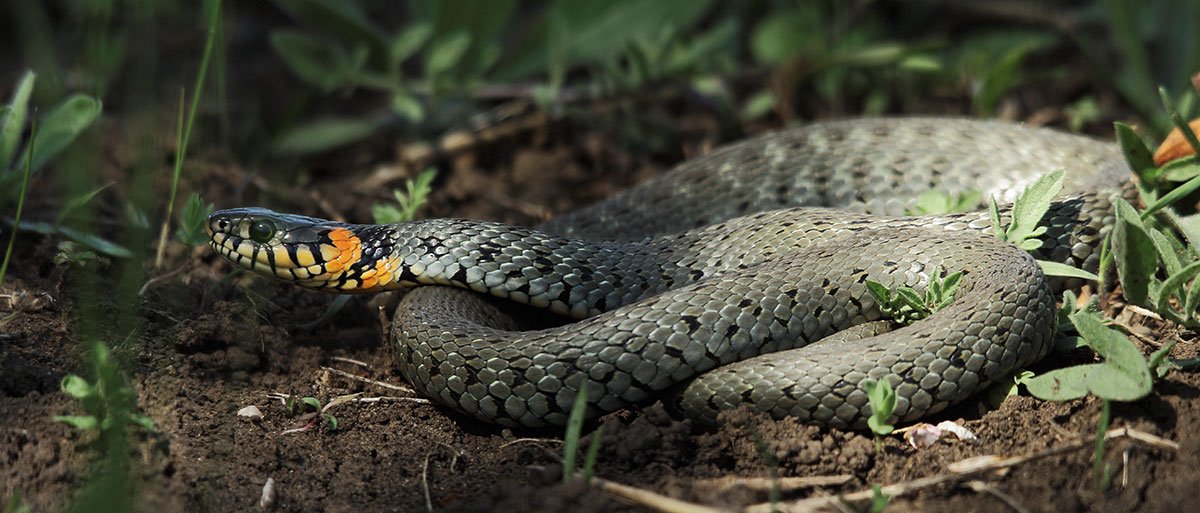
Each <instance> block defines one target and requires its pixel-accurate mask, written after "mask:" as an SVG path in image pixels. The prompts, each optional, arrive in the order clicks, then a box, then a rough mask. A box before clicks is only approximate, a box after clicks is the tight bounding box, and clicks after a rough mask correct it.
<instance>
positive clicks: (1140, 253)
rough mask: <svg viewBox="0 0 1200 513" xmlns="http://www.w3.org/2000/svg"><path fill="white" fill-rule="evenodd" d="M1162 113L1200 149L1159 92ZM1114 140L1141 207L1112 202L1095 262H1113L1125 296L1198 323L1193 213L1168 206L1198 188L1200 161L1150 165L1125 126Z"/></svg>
mask: <svg viewBox="0 0 1200 513" xmlns="http://www.w3.org/2000/svg"><path fill="white" fill-rule="evenodd" d="M1162 96H1163V98H1162V100H1163V105H1164V107H1165V108H1166V110H1167V111H1168V117H1169V118H1170V119H1171V120H1172V121H1174V122H1175V123H1176V124H1177V126H1178V128H1179V129H1180V130H1181V131H1182V132H1183V134H1184V136H1185V139H1186V140H1187V141H1188V143H1189V144H1191V145H1192V146H1193V148H1200V141H1197V139H1196V136H1195V134H1193V133H1192V131H1191V130H1190V128H1189V127H1188V126H1187V124H1186V123H1185V122H1184V121H1183V118H1182V117H1181V116H1180V115H1179V113H1178V112H1177V111H1176V110H1175V109H1174V107H1173V106H1172V105H1171V104H1170V101H1169V100H1168V99H1167V97H1166V94H1165V92H1163V93H1162ZM1116 129H1117V139H1118V142H1119V143H1120V145H1121V148H1122V151H1123V152H1124V154H1125V158H1126V160H1127V162H1128V163H1129V165H1130V167H1131V168H1132V169H1133V170H1134V172H1135V173H1136V174H1137V175H1138V180H1137V185H1138V192H1139V195H1140V196H1141V200H1142V202H1143V203H1145V204H1146V205H1147V207H1146V209H1145V210H1143V211H1141V212H1138V211H1137V209H1135V208H1134V207H1133V206H1132V205H1130V204H1129V203H1127V202H1125V201H1124V200H1121V199H1118V200H1116V201H1115V206H1116V214H1117V216H1116V225H1115V226H1114V227H1113V231H1112V233H1111V235H1110V237H1109V239H1108V241H1106V242H1107V243H1106V244H1105V249H1106V250H1107V251H1105V252H1103V253H1102V259H1101V265H1104V266H1105V267H1107V266H1108V265H1109V264H1110V263H1115V264H1116V271H1117V277H1118V278H1119V279H1120V281H1121V286H1122V289H1123V292H1124V295H1125V299H1126V300H1128V301H1129V302H1130V303H1132V304H1135V305H1138V306H1142V307H1145V308H1148V309H1151V310H1153V311H1155V312H1156V313H1158V314H1160V315H1162V316H1163V317H1164V318H1166V319H1169V320H1171V321H1174V322H1177V323H1179V324H1182V325H1184V326H1188V327H1197V326H1200V318H1198V317H1197V308H1198V307H1200V286H1197V283H1196V276H1197V275H1200V251H1198V250H1197V247H1196V244H1197V242H1198V241H1200V226H1198V225H1197V222H1196V221H1197V217H1196V216H1195V215H1191V216H1181V215H1180V214H1178V213H1176V212H1175V211H1174V210H1172V209H1171V208H1169V207H1170V206H1171V205H1173V204H1175V203H1176V202H1178V201H1180V200H1181V199H1183V198H1185V197H1188V196H1189V195H1191V194H1192V193H1194V192H1195V191H1197V190H1200V162H1198V161H1197V159H1196V156H1194V155H1193V156H1189V157H1185V158H1181V159H1178V160H1175V161H1173V162H1169V163H1166V164H1164V165H1163V166H1161V167H1159V166H1156V165H1155V163H1154V161H1153V159H1152V157H1151V155H1150V150H1149V148H1147V147H1146V146H1145V144H1144V143H1143V142H1142V141H1141V139H1140V138H1138V137H1137V135H1136V134H1135V133H1134V132H1133V130H1132V129H1130V128H1129V127H1128V126H1125V125H1121V124H1117V126H1116Z"/></svg>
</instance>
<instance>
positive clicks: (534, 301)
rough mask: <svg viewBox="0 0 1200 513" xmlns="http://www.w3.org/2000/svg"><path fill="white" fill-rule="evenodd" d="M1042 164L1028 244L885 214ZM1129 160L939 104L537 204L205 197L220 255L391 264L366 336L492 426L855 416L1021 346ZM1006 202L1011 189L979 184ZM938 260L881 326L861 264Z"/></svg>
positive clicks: (914, 270) (932, 403) (981, 219)
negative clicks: (343, 215) (914, 305)
mask: <svg viewBox="0 0 1200 513" xmlns="http://www.w3.org/2000/svg"><path fill="white" fill-rule="evenodd" d="M1058 169H1062V170H1065V171H1066V179H1065V185H1064V188H1063V189H1062V191H1063V192H1062V193H1060V194H1059V195H1058V196H1057V197H1055V198H1054V199H1053V201H1051V202H1050V205H1049V209H1048V211H1047V213H1046V215H1045V216H1044V218H1043V219H1042V226H1044V227H1045V233H1044V234H1043V235H1042V236H1041V240H1042V245H1041V247H1040V248H1037V249H1035V250H1033V251H1032V252H1027V251H1023V250H1021V249H1018V248H1017V247H1016V246H1014V245H1013V244H1010V243H1008V242H1005V241H1003V240H1001V239H1000V238H999V237H996V236H995V235H993V234H992V233H991V232H992V231H993V221H992V216H990V215H989V214H988V213H987V212H986V209H981V210H976V211H970V212H960V213H952V214H939V215H919V216H913V215H907V214H910V213H911V210H912V209H913V208H914V206H915V205H916V204H917V200H918V199H920V198H921V197H922V195H923V194H930V193H929V192H927V191H936V192H935V194H940V195H946V196H945V197H961V195H965V194H969V193H970V192H971V191H978V192H981V193H982V196H983V197H984V198H994V199H995V201H996V202H998V203H1000V204H1008V203H1011V202H1012V201H1013V200H1014V199H1016V198H1017V195H1018V194H1019V192H1020V191H1021V190H1022V189H1024V187H1026V186H1027V185H1029V184H1030V183H1031V182H1032V181H1034V180H1036V179H1037V178H1038V177H1039V176H1042V175H1043V174H1044V173H1047V172H1050V171H1053V170H1058ZM1129 175H1130V172H1129V168H1128V166H1127V165H1126V164H1125V163H1124V160H1123V159H1122V156H1121V152H1120V151H1119V149H1118V148H1117V146H1116V145H1115V144H1112V143H1106V142H1101V141H1098V140H1094V139H1090V138H1087V137H1084V136H1079V135H1073V134H1067V133H1063V132H1058V131H1055V130H1052V129H1047V128H1037V127H1028V126H1023V125H1020V124H1014V123H1008V122H1001V121H986V120H974V119H957V118H919V117H918V118H869V119H850V120H841V121H827V122H817V123H812V124H808V125H802V126H798V127H794V128H788V129H782V130H779V131H775V132H769V133H766V134H762V135H759V136H756V137H752V138H749V139H746V140H743V141H740V142H735V143H733V144H730V145H727V146H723V147H720V148H718V149H716V150H714V151H712V152H711V153H709V154H708V155H706V156H702V157H699V158H696V159H692V160H688V161H685V162H683V163H681V164H679V165H677V166H676V167H674V168H672V169H670V170H668V171H667V172H664V173H662V174H660V175H658V176H656V177H654V178H651V179H649V180H647V181H645V182H643V183H641V184H638V185H636V186H634V187H633V188H631V189H628V190H626V191H624V192H622V193H619V194H617V195H614V196H611V197H609V198H607V199H604V200H602V201H600V202H599V203H596V204H593V205H591V206H588V207H585V208H582V209H579V210H576V211H573V212H569V213H567V214H564V215H561V216H558V217H555V218H552V219H550V220H548V221H546V222H544V223H542V224H540V225H538V226H535V227H524V226H515V225H509V224H504V223H499V222H493V221H477V220H464V219H448V218H447V219H442V218H439V219H423V220H415V221H410V222H404V223H397V224H349V223H342V222H334V221H328V220H324V219H319V218H314V217H307V216H302V215H295V214H285V213H278V212H275V211H272V210H268V209H264V208H258V207H250V208H231V209H226V210H220V211H217V212H214V213H213V214H212V215H211V216H210V217H209V219H208V223H207V230H208V233H209V236H210V245H211V247H212V248H213V249H214V250H215V251H216V252H217V253H219V254H220V255H223V256H224V257H225V258H227V259H228V260H230V261H232V262H233V263H234V264H235V265H236V266H239V267H242V268H245V269H250V270H253V271H254V272H256V273H259V274H262V275H266V276H270V277H273V278H276V279H280V280H283V281H286V282H289V283H293V284H296V285H300V286H303V287H307V288H311V289H317V290H321V291H326V292H335V293H375V292H383V291H389V290H397V289H406V290H407V292H406V293H405V294H404V295H403V297H402V298H401V299H400V302H399V305H398V306H397V308H396V311H395V315H394V318H393V321H392V329H391V332H390V335H389V337H390V339H391V341H392V342H393V344H394V347H395V348H396V354H397V357H396V360H397V362H398V363H397V366H398V368H399V371H400V373H401V374H402V375H403V376H404V377H405V378H406V379H407V380H408V381H409V382H411V383H412V385H413V386H414V387H415V388H416V389H417V390H418V391H419V392H420V393H421V394H422V395H425V396H426V397H429V398H431V399H432V400H434V402H436V403H438V404H441V405H443V406H445V407H448V408H450V409H452V410H456V411H458V412H461V413H463V414H466V415H468V416H470V417H474V418H477V419H480V420H483V421H486V422H491V423H497V424H501V425H504V426H530V427H537V426H548V425H563V424H565V423H566V422H567V420H568V418H570V416H571V411H572V407H573V406H574V405H575V403H576V399H577V397H582V398H583V400H584V401H585V404H584V408H585V409H584V411H585V412H586V414H587V416H588V417H596V416H599V415H603V414H606V413H609V412H614V411H617V410H621V409H626V408H630V407H637V406H641V405H645V404H647V403H652V402H654V401H662V402H663V403H665V404H666V405H667V407H668V408H669V409H670V410H671V411H672V412H676V413H678V414H680V415H682V416H685V417H688V418H692V419H695V420H696V421H697V422H700V423H706V424H711V423H716V422H717V416H718V414H719V413H720V412H721V411H724V410H730V409H735V408H740V407H748V408H750V409H751V410H754V411H757V412H763V413H765V414H769V415H770V416H772V417H776V418H783V417H794V418H796V419H797V420H799V421H801V422H804V423H810V424H817V425H821V426H827V427H830V428H842V429H861V428H863V427H864V426H866V423H867V422H866V421H867V419H868V418H869V417H870V416H871V414H872V406H871V404H870V400H869V396H868V392H867V390H868V387H870V386H871V384H872V383H878V382H881V381H887V382H888V384H890V385H891V387H892V389H893V390H894V393H895V407H894V409H893V411H892V415H891V420H892V421H893V422H912V421H915V420H918V419H921V418H923V417H926V416H929V415H931V414H934V413H937V412H939V411H941V410H943V409H945V408H947V407H949V406H951V405H953V404H956V403H958V402H960V401H963V400H964V399H966V398H968V397H970V396H971V395H972V394H974V393H976V392H979V391H980V390H982V389H984V388H986V387H988V386H990V385H991V384H993V383H996V382H997V381H999V380H1001V379H1004V378H1005V377H1006V376H1009V375H1010V374H1011V373H1013V372H1014V371H1016V370H1018V369H1022V368H1024V367H1026V366H1029V365H1030V364H1033V363H1035V362H1037V361H1039V360H1041V359H1042V358H1043V357H1045V356H1046V355H1047V354H1048V353H1049V352H1050V349H1051V346H1052V345H1053V343H1052V338H1053V336H1054V333H1055V329H1056V324H1057V322H1056V294H1057V293H1058V292H1059V289H1061V288H1062V287H1063V286H1064V285H1063V284H1062V283H1059V282H1054V281H1051V280H1050V279H1048V278H1047V277H1046V276H1045V274H1044V273H1043V272H1042V270H1041V268H1040V266H1039V264H1038V263H1037V261H1036V260H1035V258H1037V259H1045V260H1052V261H1056V262H1061V263H1065V264H1069V265H1073V266H1076V267H1079V268H1082V269H1086V270H1092V271H1095V270H1096V268H1097V266H1098V265H1099V256H1098V249H1097V248H1098V245H1099V241H1100V240H1101V239H1102V238H1103V237H1104V236H1105V234H1106V233H1107V232H1108V231H1109V230H1110V229H1111V227H1112V226H1113V224H1114V222H1115V215H1114V207H1113V205H1114V203H1113V201H1114V200H1113V198H1114V196H1115V195H1118V194H1121V193H1122V191H1127V190H1128V186H1127V184H1128V183H1130V179H1129ZM998 211H999V212H1000V218H1001V222H1002V223H1008V222H1010V221H1011V207H1008V206H1005V207H1001V208H1000V209H999V210H998ZM951 272H961V273H962V278H961V281H960V282H959V285H958V288H957V289H956V290H955V291H954V293H953V298H952V300H951V301H949V303H948V304H947V305H946V306H944V307H943V308H941V309H938V310H936V311H934V312H932V313H931V314H930V315H928V317H926V318H924V319H921V320H919V321H916V322H913V323H911V324H908V325H905V326H899V325H896V324H895V323H894V322H890V321H889V319H888V317H887V316H886V315H885V314H884V313H883V310H882V308H881V307H880V305H879V304H878V302H877V301H876V300H875V299H874V298H873V296H872V295H871V294H870V293H869V292H868V285H867V283H868V282H869V281H874V282H878V283H880V284H882V285H884V286H886V287H889V288H897V287H911V288H913V289H914V290H915V291H917V292H918V294H920V293H922V291H924V290H926V289H927V288H928V287H929V285H930V281H931V279H939V278H941V277H942V276H945V275H947V274H948V273H951Z"/></svg>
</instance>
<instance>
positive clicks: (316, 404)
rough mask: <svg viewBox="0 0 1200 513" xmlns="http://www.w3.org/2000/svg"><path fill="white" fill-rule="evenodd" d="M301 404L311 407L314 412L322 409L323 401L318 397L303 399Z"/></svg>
mask: <svg viewBox="0 0 1200 513" xmlns="http://www.w3.org/2000/svg"><path fill="white" fill-rule="evenodd" d="M300 402H302V403H304V404H307V405H309V406H311V407H312V409H314V410H320V409H321V401H320V400H319V399H317V398H316V397H301V398H300Z"/></svg>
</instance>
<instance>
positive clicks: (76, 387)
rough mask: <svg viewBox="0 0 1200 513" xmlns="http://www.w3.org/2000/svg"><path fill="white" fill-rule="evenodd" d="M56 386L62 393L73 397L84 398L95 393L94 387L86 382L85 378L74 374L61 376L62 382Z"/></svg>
mask: <svg viewBox="0 0 1200 513" xmlns="http://www.w3.org/2000/svg"><path fill="white" fill-rule="evenodd" d="M58 387H59V388H60V389H62V391H63V393H65V394H67V395H69V396H71V397H74V398H75V399H84V398H87V397H92V396H94V395H96V387H94V386H92V384H91V383H88V381H87V380H86V379H83V378H81V377H79V376H77V375H75V374H67V375H66V376H63V379H62V382H60V383H59V385H58Z"/></svg>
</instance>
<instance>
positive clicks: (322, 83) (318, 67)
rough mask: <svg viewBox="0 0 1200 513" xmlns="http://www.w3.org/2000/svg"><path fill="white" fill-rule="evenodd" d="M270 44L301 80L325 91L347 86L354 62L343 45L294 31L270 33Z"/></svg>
mask: <svg viewBox="0 0 1200 513" xmlns="http://www.w3.org/2000/svg"><path fill="white" fill-rule="evenodd" d="M270 39H271V47H272V48H274V49H275V51H276V52H277V53H279V56H280V57H283V62H285V63H287V65H288V67H289V68H291V70H292V72H293V73H295V74H296V76H298V77H300V79H301V80H304V81H305V82H308V83H310V84H313V85H315V86H317V87H319V88H321V89H322V90H324V91H330V90H333V89H336V88H338V87H343V86H346V85H348V81H349V78H350V75H351V72H352V70H353V64H352V63H353V61H352V59H351V58H350V56H349V55H347V54H346V52H345V51H343V50H342V49H341V48H340V47H338V46H337V45H335V44H331V43H330V42H328V41H325V40H323V39H318V38H315V37H313V36H310V35H308V34H305V33H303V32H299V31H295V30H276V31H273V32H271V37H270Z"/></svg>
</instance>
